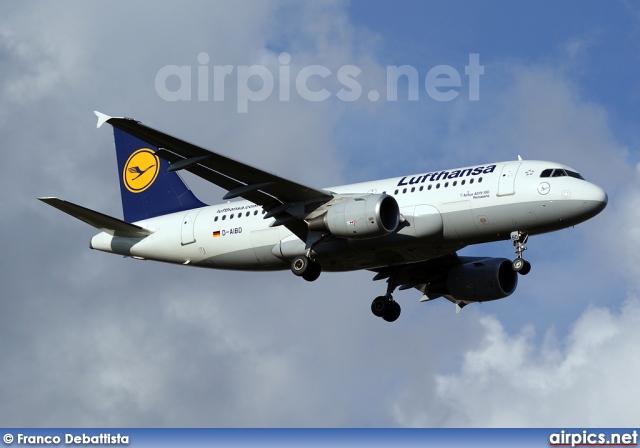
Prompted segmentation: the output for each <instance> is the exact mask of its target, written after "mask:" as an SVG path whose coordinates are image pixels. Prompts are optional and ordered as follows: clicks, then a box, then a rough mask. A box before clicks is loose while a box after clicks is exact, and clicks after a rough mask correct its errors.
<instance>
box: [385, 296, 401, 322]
mask: <svg viewBox="0 0 640 448" xmlns="http://www.w3.org/2000/svg"><path fill="white" fill-rule="evenodd" d="M400 311H402V309H401V308H400V304H399V303H398V302H395V301H393V300H390V301H389V307H388V308H387V311H386V312H385V313H384V315H383V316H382V318H383V319H384V320H386V321H387V322H394V321H396V320H397V319H398V317H400Z"/></svg>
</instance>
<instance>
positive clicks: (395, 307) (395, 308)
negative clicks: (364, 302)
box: [371, 269, 401, 322]
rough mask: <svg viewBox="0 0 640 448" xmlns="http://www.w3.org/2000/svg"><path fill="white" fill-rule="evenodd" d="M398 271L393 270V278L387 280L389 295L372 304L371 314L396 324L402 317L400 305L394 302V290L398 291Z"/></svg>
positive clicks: (380, 297) (379, 297)
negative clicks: (396, 280)
mask: <svg viewBox="0 0 640 448" xmlns="http://www.w3.org/2000/svg"><path fill="white" fill-rule="evenodd" d="M395 279H396V270H395V269H394V270H393V273H392V274H391V276H390V277H389V278H388V279H387V293H386V294H385V295H384V296H378V297H376V298H375V299H373V302H371V312H372V313H373V314H374V315H375V316H377V317H381V318H383V319H384V320H386V321H387V322H394V321H395V320H396V319H398V317H400V311H401V308H400V304H399V303H398V302H396V301H395V300H393V296H392V295H391V294H392V293H393V290H394V289H396V284H395Z"/></svg>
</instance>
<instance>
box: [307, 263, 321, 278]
mask: <svg viewBox="0 0 640 448" xmlns="http://www.w3.org/2000/svg"><path fill="white" fill-rule="evenodd" d="M321 272H322V268H321V267H320V264H319V263H316V262H315V261H311V262H310V263H309V267H308V268H307V270H306V271H305V272H304V273H303V274H302V278H303V279H305V280H306V281H308V282H313V281H316V280H317V279H318V277H320V273H321Z"/></svg>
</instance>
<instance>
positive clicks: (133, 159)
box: [38, 112, 608, 322]
mask: <svg viewBox="0 0 640 448" xmlns="http://www.w3.org/2000/svg"><path fill="white" fill-rule="evenodd" d="M94 113H95V114H96V115H97V117H98V124H97V127H98V128H99V127H101V126H102V125H103V124H104V123H108V124H110V125H111V126H112V127H113V131H114V140H115V147H116V158H117V163H118V173H119V178H120V192H121V199H122V208H123V215H124V220H120V219H118V218H114V217H111V216H108V215H105V214H102V213H99V212H97V211H93V210H91V209H88V208H85V207H82V206H79V205H76V204H74V203H71V202H67V201H64V200H61V199H58V198H55V197H41V198H38V199H40V200H41V201H43V202H45V203H47V204H49V205H51V206H53V207H55V208H57V209H59V210H61V211H63V212H65V213H67V214H69V215H71V216H73V217H75V218H77V219H79V220H81V221H84V222H85V223H87V224H90V225H91V226H93V227H95V228H97V229H99V230H100V233H99V234H97V235H95V236H94V237H93V238H91V241H90V247H91V248H92V249H96V250H100V251H105V252H110V253H114V254H119V255H123V256H126V257H132V258H135V259H141V260H155V261H161V262H167V263H175V264H182V265H185V266H197V267H202V268H213V269H227V270H243V271H276V270H286V269H290V270H291V271H292V272H293V274H295V275H296V276H299V277H302V278H303V279H304V280H307V281H310V282H312V281H314V280H316V279H317V278H318V277H319V276H320V273H321V272H322V271H326V272H343V271H355V270H361V269H366V270H369V271H372V272H373V273H375V276H374V278H373V279H374V280H386V283H387V288H386V293H385V294H384V295H381V296H378V297H376V298H375V299H374V300H373V302H372V303H371V311H372V312H373V314H374V315H375V316H377V317H380V318H382V319H383V320H385V321H387V322H393V321H395V320H396V319H397V318H398V317H399V316H400V311H401V309H400V305H399V304H398V303H397V302H396V301H395V300H394V298H393V295H392V294H393V293H394V291H395V290H396V288H398V289H399V290H406V289H411V288H415V289H417V290H418V291H419V292H420V293H421V294H422V297H421V299H420V301H421V302H424V301H430V300H433V299H436V298H439V297H444V298H445V299H447V300H449V301H451V302H453V303H454V304H455V305H456V312H459V311H460V310H461V309H462V308H463V307H464V306H466V305H467V304H469V303H474V302H484V301H490V300H497V299H502V298H505V297H508V296H510V295H511V294H512V293H513V292H514V291H515V290H516V287H517V284H518V276H519V275H526V274H528V273H529V271H530V270H531V264H530V263H529V262H528V261H526V260H525V259H524V258H523V252H524V251H525V250H526V249H527V248H526V247H525V243H526V242H527V240H528V238H529V236H532V235H539V234H543V233H547V232H553V231H556V230H560V229H564V228H568V227H572V226H574V225H576V224H579V223H581V222H584V221H586V220H588V219H590V218H592V217H594V216H596V215H597V214H598V213H600V212H601V211H602V210H603V209H604V208H605V207H606V205H607V202H608V197H607V194H606V193H605V191H604V190H603V189H602V188H600V187H599V186H597V185H595V184H593V183H590V182H587V181H586V180H585V179H584V178H583V177H582V176H581V175H580V174H579V173H578V172H577V171H576V170H574V169H573V168H570V167H568V166H565V165H562V164H559V163H554V162H546V161H535V160H522V158H521V157H520V156H518V160H515V161H507V162H494V163H486V164H483V165H476V166H469V167H462V168H454V169H447V170H437V171H428V172H423V173H420V174H413V175H408V176H403V177H397V178H391V179H384V180H376V181H371V182H362V183H357V184H351V185H343V186H337V187H330V188H314V187H310V186H306V185H303V184H300V183H298V182H295V181H292V180H289V179H285V178H283V177H280V176H277V175H275V174H270V173H268V172H266V171H263V170H260V169H258V168H255V167H252V166H250V165H247V164H244V163H242V162H239V161H236V160H233V159H231V158H228V157H226V156H224V155H221V154H218V153H215V152H211V151H209V150H206V149H204V148H202V147H199V146H197V145H194V144H191V143H187V142H185V141H183V140H180V139H178V138H176V137H172V136H170V135H167V134H165V133H163V132H160V131H158V130H155V129H152V128H150V127H147V126H145V125H144V124H142V123H140V122H138V121H136V120H133V119H131V118H112V117H110V116H108V115H105V114H102V113H100V112H94ZM182 170H186V171H188V172H191V173H193V174H195V175H196V176H199V177H201V178H203V179H205V180H207V181H209V182H212V183H214V184H215V185H218V186H219V187H222V188H223V189H225V190H226V191H227V194H226V195H224V197H223V198H222V199H223V200H224V201H227V202H225V203H222V204H219V205H207V204H204V203H203V202H201V201H200V200H198V199H197V198H196V196H195V195H194V194H193V193H192V191H191V190H190V189H189V188H188V187H187V185H186V184H185V183H184V181H183V180H182V178H181V177H180V175H179V171H182ZM237 198H242V199H241V200H234V201H232V200H233V199H237ZM501 240H506V241H511V243H512V244H513V246H514V248H515V255H516V257H515V259H513V260H509V259H506V258H495V257H468V256H459V255H458V254H457V251H459V250H460V249H462V248H464V247H466V246H469V245H474V244H481V243H487V242H494V241H501Z"/></svg>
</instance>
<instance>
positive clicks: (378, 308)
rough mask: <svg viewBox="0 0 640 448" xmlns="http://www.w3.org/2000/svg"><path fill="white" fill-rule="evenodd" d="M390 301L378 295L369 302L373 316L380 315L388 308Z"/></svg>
mask: <svg viewBox="0 0 640 448" xmlns="http://www.w3.org/2000/svg"><path fill="white" fill-rule="evenodd" d="M390 303H391V300H389V298H388V297H386V296H378V297H376V298H375V299H373V302H371V312H372V313H373V314H374V316H377V317H382V316H384V315H385V313H386V312H387V310H388V309H389V304H390Z"/></svg>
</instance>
